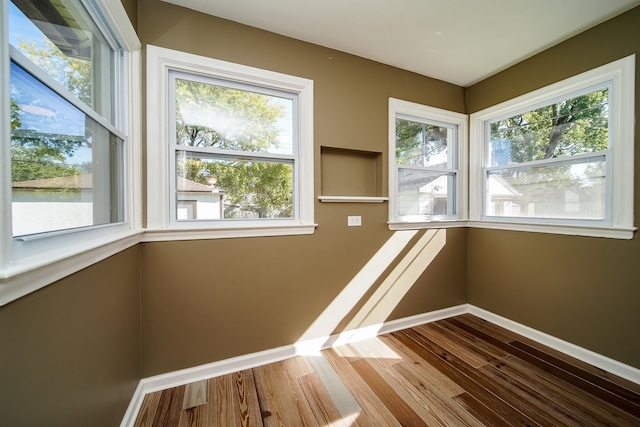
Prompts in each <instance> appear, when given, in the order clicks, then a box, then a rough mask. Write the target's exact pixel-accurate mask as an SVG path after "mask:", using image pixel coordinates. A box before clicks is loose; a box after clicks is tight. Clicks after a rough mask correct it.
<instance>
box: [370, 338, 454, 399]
mask: <svg viewBox="0 0 640 427" xmlns="http://www.w3.org/2000/svg"><path fill="white" fill-rule="evenodd" d="M382 339H384V340H385V341H387V342H388V343H389V344H390V345H392V346H393V348H395V351H396V353H398V354H400V355H401V356H402V358H403V359H404V360H405V361H407V362H408V363H410V364H411V365H413V366H414V367H416V368H417V369H416V375H418V377H417V379H418V380H420V381H422V382H423V383H424V384H428V385H429V386H430V387H432V388H435V389H437V390H439V391H441V392H442V393H444V394H445V395H446V396H448V397H453V396H457V395H459V394H461V393H464V391H465V390H464V389H463V388H462V387H460V386H459V385H458V384H456V382H455V381H453V380H451V378H449V377H447V376H446V375H444V374H443V373H442V372H440V371H439V370H437V369H436V368H435V367H433V366H432V365H430V364H429V363H427V362H426V361H425V360H424V359H422V358H421V357H420V356H418V355H417V354H416V353H414V352H413V351H411V350H410V349H409V348H408V347H406V346H405V345H404V344H403V343H402V342H400V341H398V340H397V339H396V338H395V337H394V336H392V335H387V336H384V337H382Z"/></svg>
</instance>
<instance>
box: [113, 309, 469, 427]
mask: <svg viewBox="0 0 640 427" xmlns="http://www.w3.org/2000/svg"><path fill="white" fill-rule="evenodd" d="M467 312H468V307H467V304H462V305H459V306H455V307H449V308H445V309H441V310H436V311H432V312H429V313H424V314H418V315H415V316H410V317H406V318H403V319H398V320H392V321H390V322H385V323H382V324H378V325H373V326H367V327H365V328H360V329H356V330H352V331H348V332H343V333H340V334H336V335H331V336H325V337H320V338H317V339H313V340H308V341H304V342H299V343H295V344H289V345H285V346H282V347H278V348H274V349H270V350H264V351H259V352H256V353H251V354H245V355H242V356H237V357H232V358H230V359H225V360H220V361H218V362H213V363H207V364H205V365H200V366H194V367H192V368H187V369H181V370H179V371H174V372H168V373H166V374H161V375H155V376H152V377H147V378H143V379H141V380H140V383H139V384H138V387H137V388H136V391H135V393H134V395H133V398H132V399H131V402H130V403H129V407H128V408H127V412H126V413H125V416H124V418H123V420H122V423H121V424H120V426H121V427H133V425H134V424H135V421H136V417H137V416H138V412H139V411H140V408H141V406H142V401H143V400H144V396H145V395H146V394H148V393H153V392H156V391H160V390H165V389H167V388H171V387H178V386H181V385H185V384H189V383H192V382H195V381H201V380H205V379H208V378H213V377H218V376H221V375H226V374H229V373H232V372H237V371H241V370H244V369H250V368H255V367H256V366H261V365H265V364H268V363H274V362H279V361H281V360H285V359H290V358H292V357H295V356H299V355H302V354H309V352H308V350H309V349H314V351H317V350H318V348H322V349H326V348H332V347H337V346H339V345H344V344H348V343H351V342H356V341H359V340H362V339H366V338H372V337H375V336H377V335H381V334H387V333H390V332H394V331H398V330H401V329H406V328H411V327H413V326H418V325H422V324H424V323H429V322H434V321H436V320H442V319H446V318H448V317H453V316H457V315H460V314H464V313H467ZM318 344H319V345H318Z"/></svg>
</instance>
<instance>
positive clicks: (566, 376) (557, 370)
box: [450, 319, 640, 417]
mask: <svg viewBox="0 0 640 427" xmlns="http://www.w3.org/2000/svg"><path fill="white" fill-rule="evenodd" d="M450 321H451V322H455V323H456V324H459V325H460V326H461V327H462V328H463V329H465V330H467V331H469V332H470V333H472V334H475V335H477V336H478V337H479V338H480V339H483V340H485V341H487V342H489V343H492V344H494V345H496V346H501V347H502V348H503V350H505V351H508V352H509V353H510V354H512V355H514V356H516V357H518V358H520V359H522V360H525V361H527V362H529V363H531V364H532V365H535V366H537V367H539V368H540V369H543V370H545V371H548V372H550V373H552V374H553V375H555V376H557V377H558V378H561V379H563V380H564V381H566V382H568V383H569V384H573V385H575V386H576V387H579V388H582V389H584V390H587V391H588V392H589V393H591V394H593V395H594V396H596V397H598V398H600V399H602V400H605V401H607V402H609V403H611V404H612V405H614V406H617V407H619V408H620V409H622V410H624V411H625V412H629V413H631V414H633V415H634V416H636V417H640V405H638V404H636V403H634V402H632V401H629V400H627V399H625V398H624V397H621V396H618V395H617V394H615V393H613V392H612V391H610V390H608V389H603V388H601V387H599V386H598V385H596V384H593V383H591V382H590V381H589V380H588V379H585V378H583V377H580V376H578V375H575V374H574V373H572V372H568V371H566V370H564V369H563V368H562V367H559V366H557V365H556V364H555V363H560V364H561V361H559V360H558V359H555V358H553V360H552V361H547V360H544V359H540V358H539V357H538V356H537V355H538V354H539V353H538V352H534V353H529V352H528V350H530V349H531V347H528V346H527V347H526V349H523V348H519V347H518V346H514V345H513V343H509V344H505V343H503V342H501V341H500V340H497V339H495V338H493V337H492V336H491V335H489V334H486V333H484V332H481V331H479V330H477V329H474V328H472V327H469V326H467V325H466V324H464V323H461V322H457V321H456V320H455V319H450ZM582 372H584V371H582Z"/></svg>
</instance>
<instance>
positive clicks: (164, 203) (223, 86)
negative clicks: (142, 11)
mask: <svg viewBox="0 0 640 427" xmlns="http://www.w3.org/2000/svg"><path fill="white" fill-rule="evenodd" d="M147 63H148V74H149V79H148V81H149V89H148V96H149V99H148V105H149V106H157V110H156V111H155V112H153V111H152V112H150V114H151V115H152V116H154V115H155V117H159V118H160V120H159V121H158V122H155V121H154V122H150V123H149V128H148V135H150V137H149V139H148V141H149V143H148V148H149V152H148V160H149V162H148V167H149V185H148V190H149V191H148V195H149V199H148V205H149V207H150V209H149V210H148V212H149V217H148V225H149V228H150V232H149V233H148V236H147V237H146V238H147V239H154V238H161V239H167V238H169V239H170V238H172V237H170V235H169V234H167V233H166V232H165V233H162V234H157V235H154V230H155V231H159V230H163V229H164V230H174V233H173V236H174V237H175V238H216V237H232V236H233V237H242V236H259V235H281V234H307V233H312V232H313V230H314V227H315V225H314V224H313V130H312V121H313V82H312V81H310V80H307V79H302V78H299V77H293V76H288V75H284V74H280V73H274V72H270V71H266V70H261V69H256V68H252V67H247V66H243V65H239V64H232V63H228V62H224V61H219V60H216V59H211V58H205V57H201V56H196V55H191V54H187V53H183V52H176V51H171V50H169V49H163V48H158V47H155V46H150V47H149V49H148V61H147ZM164 129H166V131H163V130H164ZM189 230H199V232H198V233H197V234H196V233H189ZM203 230H208V231H207V232H203ZM189 236H190V237H189Z"/></svg>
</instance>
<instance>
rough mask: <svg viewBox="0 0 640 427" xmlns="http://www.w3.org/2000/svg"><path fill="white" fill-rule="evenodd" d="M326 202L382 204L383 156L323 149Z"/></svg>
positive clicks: (373, 153) (321, 160)
mask: <svg viewBox="0 0 640 427" xmlns="http://www.w3.org/2000/svg"><path fill="white" fill-rule="evenodd" d="M320 173H321V194H322V195H321V196H319V197H318V199H320V201H322V202H364V203H379V202H383V201H385V200H388V199H389V198H388V197H385V196H383V191H384V187H383V182H382V153H380V152H375V151H361V150H351V149H347V148H335V147H320Z"/></svg>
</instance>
